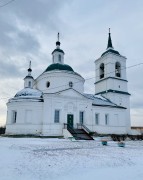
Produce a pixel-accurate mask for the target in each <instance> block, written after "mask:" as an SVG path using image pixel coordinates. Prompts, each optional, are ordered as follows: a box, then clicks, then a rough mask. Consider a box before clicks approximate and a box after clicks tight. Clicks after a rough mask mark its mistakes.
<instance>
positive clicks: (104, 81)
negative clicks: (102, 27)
mask: <svg viewBox="0 0 143 180" xmlns="http://www.w3.org/2000/svg"><path fill="white" fill-rule="evenodd" d="M126 60H127V58H126V57H125V56H122V55H121V54H120V53H119V52H118V51H116V50H114V48H113V45H112V39H111V33H110V29H109V34H108V43H107V49H106V51H105V52H104V53H103V54H102V55H101V57H100V58H98V59H97V60H95V94H96V95H99V94H100V95H102V96H104V97H106V98H107V99H109V100H110V101H112V102H113V103H115V104H117V105H118V106H122V107H125V108H126V119H127V121H126V123H127V127H130V94H129V93H128V81H127V76H126Z"/></svg>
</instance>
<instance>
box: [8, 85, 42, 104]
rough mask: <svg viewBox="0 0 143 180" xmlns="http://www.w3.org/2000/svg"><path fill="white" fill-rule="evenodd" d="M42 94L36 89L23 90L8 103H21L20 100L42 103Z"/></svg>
mask: <svg viewBox="0 0 143 180" xmlns="http://www.w3.org/2000/svg"><path fill="white" fill-rule="evenodd" d="M42 95H43V93H42V92H41V91H39V90H37V89H32V88H24V89H22V90H21V91H18V92H17V93H16V95H15V96H14V98H12V99H10V100H9V102H12V101H19V100H20V101H21V100H27V99H31V100H34V101H37V100H38V101H43V97H42Z"/></svg>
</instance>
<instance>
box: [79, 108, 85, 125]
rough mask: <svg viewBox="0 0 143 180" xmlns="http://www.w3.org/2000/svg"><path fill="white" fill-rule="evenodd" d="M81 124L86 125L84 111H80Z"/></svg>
mask: <svg viewBox="0 0 143 180" xmlns="http://www.w3.org/2000/svg"><path fill="white" fill-rule="evenodd" d="M79 123H80V124H84V111H79Z"/></svg>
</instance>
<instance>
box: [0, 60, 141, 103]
mask: <svg viewBox="0 0 143 180" xmlns="http://www.w3.org/2000/svg"><path fill="white" fill-rule="evenodd" d="M140 65H143V63H138V64H134V65H132V66H128V67H124V68H121V70H124V69H130V68H133V67H136V66H140ZM114 72H116V71H110V72H109V73H106V74H105V75H108V74H111V73H114ZM96 77H100V76H96ZM93 78H95V76H94V77H93V76H92V77H90V78H86V79H85V81H88V80H91V79H93ZM80 82H81V81H76V82H74V83H73V84H76V83H80ZM67 85H68V84H64V85H61V86H56V87H53V88H49V90H52V89H57V88H60V87H64V86H67ZM8 98H10V97H5V98H0V99H8Z"/></svg>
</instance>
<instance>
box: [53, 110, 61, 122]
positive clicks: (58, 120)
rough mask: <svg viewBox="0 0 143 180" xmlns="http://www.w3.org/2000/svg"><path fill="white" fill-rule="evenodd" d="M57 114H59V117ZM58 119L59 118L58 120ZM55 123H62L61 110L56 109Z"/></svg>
mask: <svg viewBox="0 0 143 180" xmlns="http://www.w3.org/2000/svg"><path fill="white" fill-rule="evenodd" d="M56 112H58V116H57V114H56ZM57 117H58V119H57ZM54 123H60V109H55V112H54Z"/></svg>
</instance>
